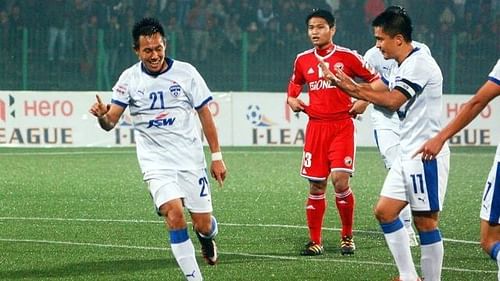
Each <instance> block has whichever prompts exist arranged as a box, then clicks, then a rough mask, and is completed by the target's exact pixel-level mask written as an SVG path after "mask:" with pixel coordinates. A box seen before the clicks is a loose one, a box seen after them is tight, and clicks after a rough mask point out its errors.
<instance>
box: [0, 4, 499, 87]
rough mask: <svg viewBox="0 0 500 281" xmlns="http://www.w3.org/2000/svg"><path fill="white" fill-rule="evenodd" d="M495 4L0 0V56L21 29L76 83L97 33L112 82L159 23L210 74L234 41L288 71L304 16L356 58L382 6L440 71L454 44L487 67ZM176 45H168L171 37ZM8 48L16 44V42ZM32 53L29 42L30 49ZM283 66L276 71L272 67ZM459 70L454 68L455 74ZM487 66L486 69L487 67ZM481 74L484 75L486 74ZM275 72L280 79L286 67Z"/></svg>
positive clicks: (495, 38) (303, 44) (90, 59)
mask: <svg viewBox="0 0 500 281" xmlns="http://www.w3.org/2000/svg"><path fill="white" fill-rule="evenodd" d="M499 2H500V1H498V0H399V1H388V0H386V1H384V0H307V1H304V0H173V1H172V0H106V1H99V0H49V1H39V0H0V36H1V38H0V40H1V41H0V48H1V49H2V51H3V52H6V54H7V56H11V57H15V56H16V55H17V54H18V52H19V51H18V49H19V47H18V46H17V45H18V43H19V41H17V40H19V39H16V38H19V37H18V36H19V34H21V33H22V30H23V29H24V28H27V29H28V30H30V31H35V32H36V33H39V34H40V35H39V37H38V38H40V39H43V40H45V41H44V43H43V44H40V43H37V44H38V45H36V47H37V48H42V49H43V50H42V54H43V56H44V57H45V58H46V62H45V63H53V64H65V63H66V64H68V63H70V64H71V65H72V66H74V65H77V66H78V69H79V71H80V72H81V74H82V76H83V77H88V78H89V79H91V78H92V77H93V75H94V72H95V70H96V65H95V64H96V63H95V62H96V56H97V54H98V48H99V47H100V46H98V44H97V42H98V37H99V33H98V30H99V29H101V30H103V31H104V36H103V39H104V46H102V47H103V48H105V50H106V60H105V61H106V66H105V67H106V69H107V71H109V72H110V74H111V76H112V78H113V79H115V78H116V75H118V74H119V72H121V71H122V70H123V68H124V67H126V66H127V65H130V64H132V63H133V62H135V61H136V59H135V57H134V54H133V52H131V50H130V48H131V40H132V39H131V36H130V30H131V28H132V25H133V24H134V22H135V21H136V20H137V19H140V18H142V17H146V16H152V17H158V18H159V19H160V20H161V21H162V22H163V24H164V25H165V27H166V31H167V33H168V34H169V40H175V42H176V44H175V46H177V48H176V49H175V50H170V51H171V52H172V51H173V52H175V55H176V57H178V58H181V59H184V60H188V61H191V62H193V63H195V64H200V65H202V64H203V65H207V64H208V65H209V66H214V65H215V64H216V63H217V62H214V61H213V59H214V58H223V57H231V56H234V57H235V58H237V59H239V56H240V54H241V48H242V40H245V42H247V43H248V45H247V46H248V52H249V54H250V60H252V59H253V58H259V57H260V58H264V60H265V61H266V63H269V60H273V59H274V60H276V61H280V63H281V62H282V60H285V64H283V65H288V66H290V67H291V65H292V61H293V59H294V57H295V54H296V53H297V52H298V51H301V50H304V49H306V48H308V47H309V46H310V45H309V42H308V40H307V37H306V25H305V22H304V19H305V16H306V15H307V14H308V13H309V12H310V11H311V10H312V9H313V8H323V9H329V10H331V11H332V12H333V13H334V15H335V16H336V19H337V34H336V37H335V38H334V42H336V43H338V44H340V45H343V46H345V47H349V48H351V49H356V50H358V52H360V53H364V51H365V50H367V49H368V48H370V47H371V46H372V45H373V44H374V40H373V38H372V35H371V27H370V23H371V20H372V19H373V18H374V17H375V16H376V15H377V14H378V13H380V12H381V11H383V10H384V9H385V8H386V7H388V6H389V5H401V6H403V7H405V9H406V10H407V11H408V13H409V15H410V17H412V19H413V21H414V39H415V40H418V41H421V42H425V43H426V44H427V45H428V46H429V47H430V49H431V51H432V52H433V54H434V56H435V57H437V58H438V62H439V63H440V64H441V67H442V68H444V69H447V68H448V67H450V63H451V62H450V55H449V52H450V49H451V48H452V43H453V40H456V44H457V45H456V46H458V48H457V54H456V55H457V57H458V58H459V59H460V60H462V61H463V62H467V63H469V64H470V63H471V59H477V60H478V61H479V63H487V62H489V61H492V60H494V59H496V57H498V54H499V51H500V44H499V40H500V39H499V37H500V36H499V31H500V14H499V8H500V7H499V6H500V4H499ZM174 37H175V38H174ZM16 41H17V43H16ZM31 45H33V44H31ZM279 65H282V64H279ZM457 67H459V66H457ZM488 67H490V66H489V65H488ZM488 67H485V68H488ZM281 71H284V72H285V73H287V74H288V73H289V72H290V69H289V68H285V69H282V70H281Z"/></svg>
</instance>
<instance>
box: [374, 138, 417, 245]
mask: <svg viewBox="0 0 500 281" xmlns="http://www.w3.org/2000/svg"><path fill="white" fill-rule="evenodd" d="M374 136H375V142H376V144H377V147H378V150H379V152H380V156H381V157H382V160H383V161H384V165H385V167H386V168H387V169H391V167H392V162H393V161H394V159H396V157H397V155H398V154H399V135H398V134H397V133H396V132H395V131H394V130H391V129H378V130H374ZM399 217H400V218H401V221H403V225H404V227H405V229H406V231H407V232H408V238H409V239H410V246H412V247H414V246H418V240H417V236H416V235H415V231H414V230H413V226H412V214H411V209H410V205H406V207H404V208H403V210H401V213H400V214H399Z"/></svg>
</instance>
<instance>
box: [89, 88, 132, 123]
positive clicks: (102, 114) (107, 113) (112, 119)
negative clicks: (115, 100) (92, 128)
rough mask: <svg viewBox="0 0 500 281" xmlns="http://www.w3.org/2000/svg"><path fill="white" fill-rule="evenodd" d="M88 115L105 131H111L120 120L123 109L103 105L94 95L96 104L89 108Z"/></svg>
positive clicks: (99, 98)
mask: <svg viewBox="0 0 500 281" xmlns="http://www.w3.org/2000/svg"><path fill="white" fill-rule="evenodd" d="M89 111H90V113H91V114H92V115H94V116H95V117H97V121H98V122H99V126H101V128H102V129H104V130H106V131H110V130H111V129H113V128H114V127H115V125H116V123H118V120H120V117H121V116H122V114H123V112H124V111H125V108H123V107H121V106H118V105H116V104H105V103H103V102H102V100H101V97H100V96H99V95H96V102H95V103H94V104H93V105H92V107H91V108H90V110H89Z"/></svg>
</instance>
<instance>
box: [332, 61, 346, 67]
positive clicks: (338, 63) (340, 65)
mask: <svg viewBox="0 0 500 281" xmlns="http://www.w3.org/2000/svg"><path fill="white" fill-rule="evenodd" d="M337 68H338V69H344V64H343V63H341V62H337V63H335V65H334V66H333V69H337Z"/></svg>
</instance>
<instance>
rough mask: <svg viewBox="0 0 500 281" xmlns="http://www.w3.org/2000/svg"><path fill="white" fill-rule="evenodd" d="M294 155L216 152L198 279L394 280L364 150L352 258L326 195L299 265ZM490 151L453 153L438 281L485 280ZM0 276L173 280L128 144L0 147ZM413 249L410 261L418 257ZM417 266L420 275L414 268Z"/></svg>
mask: <svg viewBox="0 0 500 281" xmlns="http://www.w3.org/2000/svg"><path fill="white" fill-rule="evenodd" d="M301 155H302V154H301V150H300V148H225V149H224V159H225V162H226V165H227V167H228V170H229V174H228V178H227V181H226V183H225V185H224V187H223V188H218V187H216V186H215V185H214V187H213V189H212V196H213V201H214V208H215V211H214V213H215V215H216V216H217V218H218V220H219V228H220V232H219V236H218V239H217V242H218V247H219V251H220V262H219V264H218V265H217V266H215V267H209V266H207V265H205V264H204V263H203V261H202V259H201V258H200V256H199V244H198V242H197V240H196V238H195V236H194V234H193V233H190V235H191V238H194V239H193V241H194V243H195V247H196V249H197V255H198V258H199V261H200V265H201V267H202V271H203V273H204V277H205V280H214V281H215V280H251V281H253V280H263V281H267V280H286V281H293V280H297V281H306V280H339V281H342V280H391V278H392V277H394V276H397V270H396V267H395V265H394V263H393V259H392V257H391V255H390V253H389V250H388V249H387V246H386V244H385V240H384V238H383V235H382V234H381V232H380V229H379V225H378V223H377V222H376V220H375V219H374V217H373V215H372V207H373V205H374V203H375V202H376V200H377V197H378V193H379V191H380V187H381V185H382V182H383V179H384V177H385V173H386V171H385V169H384V168H383V164H382V162H381V160H380V158H379V155H378V152H377V151H376V150H375V149H367V148H364V149H363V148H362V149H358V155H357V164H356V174H355V176H354V177H353V178H352V186H353V189H354V191H355V195H356V200H357V205H356V217H355V229H356V231H355V240H356V246H357V251H356V254H355V255H354V256H350V257H347V256H346V257H343V256H341V255H340V253H339V250H338V246H339V230H338V228H339V218H338V215H337V212H336V209H335V203H334V201H333V194H332V189H331V187H329V205H328V211H327V214H326V219H325V229H324V243H325V249H326V254H325V255H324V256H321V257H312V258H311V257H300V256H299V255H298V252H299V251H300V250H301V249H302V247H303V245H304V244H305V243H306V242H307V239H308V235H307V229H306V228H305V212H304V203H305V199H306V196H307V191H308V188H307V186H308V184H307V182H306V181H305V180H304V179H302V178H301V177H300V176H299V175H298V170H299V164H300V158H301ZM493 155H494V149H493V148H479V149H478V148H474V149H472V148H460V149H457V148H455V149H453V150H452V158H451V173H450V179H449V184H448V193H447V197H446V201H445V206H444V211H443V212H442V217H441V227H440V228H441V231H442V234H443V236H444V238H445V243H444V245H445V260H444V269H443V280H450V281H460V280H467V281H472V280H474V281H477V280H496V273H497V266H496V264H495V263H494V262H493V261H491V260H490V259H489V257H488V256H487V255H485V254H484V253H483V252H482V251H481V249H480V247H479V243H478V242H477V241H478V240H479V218H478V217H479V207H480V197H481V194H482V190H483V185H484V181H485V179H486V176H487V174H488V171H489V169H490V167H491V164H492V161H493ZM0 167H1V169H0V280H183V277H182V274H181V272H180V270H179V269H178V267H177V264H176V262H175V260H174V258H173V256H172V254H171V253H170V251H169V244H168V236H167V233H166V231H165V228H164V226H163V223H162V221H161V219H160V218H159V217H158V216H157V215H156V214H155V212H154V209H153V206H152V203H151V201H150V198H149V194H148V192H147V191H146V189H145V185H144V184H143V182H142V179H141V174H140V171H139V168H138V165H137V160H136V156H135V151H134V150H133V149H132V148H99V149H96V148H93V149H91V148H82V149H13V148H0ZM419 252H420V250H419V248H416V249H415V250H414V259H415V263H416V264H417V265H419V264H420V261H419ZM419 269H420V268H419Z"/></svg>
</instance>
